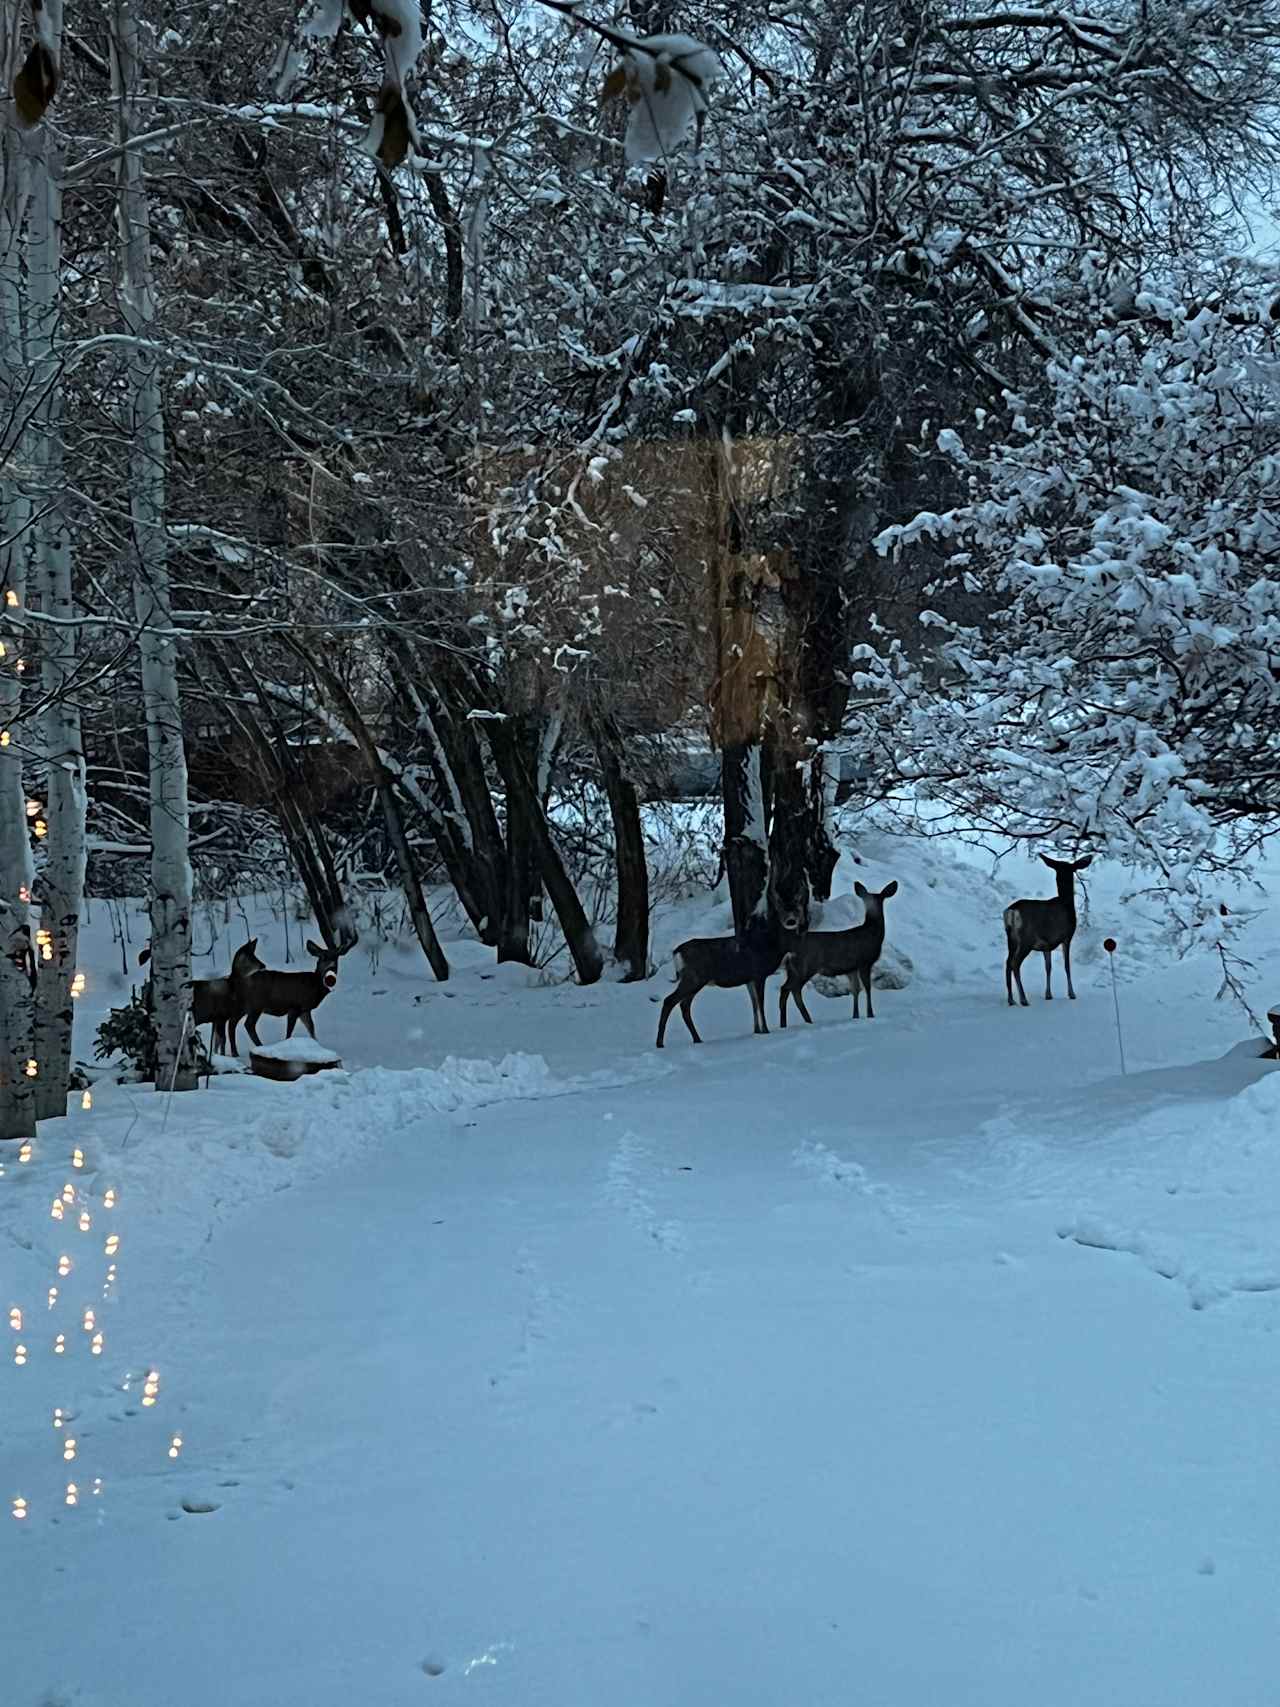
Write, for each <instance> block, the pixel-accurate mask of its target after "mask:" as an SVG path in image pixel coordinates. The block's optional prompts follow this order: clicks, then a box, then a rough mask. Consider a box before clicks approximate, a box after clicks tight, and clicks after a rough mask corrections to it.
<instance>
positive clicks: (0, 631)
mask: <svg viewBox="0 0 1280 1707" xmlns="http://www.w3.org/2000/svg"><path fill="white" fill-rule="evenodd" d="M17 43H18V31H17V19H16V17H10V18H8V19H7V20H6V21H5V25H4V28H3V35H2V36H0V71H3V74H4V82H5V89H6V90H7V89H8V88H9V86H10V83H11V81H12V77H13V72H14V68H15V65H16V63H17V58H16V49H17ZM28 193H29V173H28V158H27V148H26V143H25V140H24V138H23V136H22V133H21V132H20V130H19V129H18V125H17V122H16V116H15V111H14V104H13V102H12V101H9V100H6V101H4V102H3V103H0V430H3V431H4V433H5V438H6V441H7V442H8V443H10V444H15V443H16V444H19V445H20V444H21V438H20V435H18V434H17V433H16V432H15V430H14V429H15V427H16V425H17V421H18V419H19V412H20V411H21V410H22V409H23V407H24V403H23V398H22V389H23V369H24V367H25V365H26V340H25V329H24V317H23V284H22V233H23V230H24V228H25V225H26V217H27V215H26V207H27V198H28ZM30 521H31V504H30V501H29V499H28V497H27V495H26V488H25V484H24V480H23V473H22V468H21V459H20V451H18V450H15V451H14V452H13V453H12V456H11V460H9V461H7V462H2V461H0V646H2V647H3V648H4V655H3V656H2V657H0V1139H4V1138H30V1137H31V1136H33V1135H34V1133H35V1129H36V1111H35V1087H34V1081H33V1080H32V1079H31V1078H29V1077H28V1075H27V1063H28V1061H30V1060H32V1059H33V1058H34V1050H35V1039H34V1027H35V998H34V993H33V989H32V980H31V976H30V974H31V970H32V968H33V964H34V962H33V960H32V955H33V953H34V946H33V943H32V937H31V917H30V906H29V900H30V895H31V885H32V882H33V874H32V861H31V841H30V833H29V831H28V828H27V813H26V793H25V790H24V788H23V784H22V758H23V751H24V747H25V740H24V731H23V727H22V718H21V712H22V692H21V690H22V677H21V676H20V675H19V674H18V672H17V670H16V668H15V666H16V664H17V660H18V657H19V655H20V647H21V642H20V640H19V636H18V633H17V630H16V629H15V627H14V625H13V621H12V618H13V614H14V612H15V610H18V609H21V605H22V602H23V601H24V600H25V597H26V531H27V528H28V527H29V525H30ZM12 601H16V604H15V603H14V602H12Z"/></svg>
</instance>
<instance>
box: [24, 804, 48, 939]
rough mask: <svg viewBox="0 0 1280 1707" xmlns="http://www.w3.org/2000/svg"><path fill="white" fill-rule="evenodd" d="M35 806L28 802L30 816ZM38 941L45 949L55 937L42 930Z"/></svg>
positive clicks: (38, 935)
mask: <svg viewBox="0 0 1280 1707" xmlns="http://www.w3.org/2000/svg"><path fill="white" fill-rule="evenodd" d="M33 806H35V801H34V800H28V802H27V813H28V815H29V816H34V814H33V813H32V811H31V808H32V807H33ZM39 810H40V808H39V807H38V806H36V811H37V812H38V811H39ZM36 941H37V942H38V943H39V944H40V946H41V948H44V947H45V945H46V944H47V943H51V942H52V941H53V937H52V936H51V935H50V933H49V932H48V931H47V930H44V929H43V928H42V929H40V930H38V931H37V932H36Z"/></svg>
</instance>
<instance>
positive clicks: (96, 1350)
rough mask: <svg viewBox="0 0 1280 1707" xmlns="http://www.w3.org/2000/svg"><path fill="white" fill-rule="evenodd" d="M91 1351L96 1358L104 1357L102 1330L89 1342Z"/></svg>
mask: <svg viewBox="0 0 1280 1707" xmlns="http://www.w3.org/2000/svg"><path fill="white" fill-rule="evenodd" d="M89 1350H90V1352H91V1353H92V1354H93V1356H94V1357H101V1356H102V1333H101V1330H99V1332H98V1333H96V1334H95V1335H94V1336H93V1338H92V1339H91V1340H90V1341H89Z"/></svg>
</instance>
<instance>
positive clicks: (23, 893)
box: [18, 883, 31, 901]
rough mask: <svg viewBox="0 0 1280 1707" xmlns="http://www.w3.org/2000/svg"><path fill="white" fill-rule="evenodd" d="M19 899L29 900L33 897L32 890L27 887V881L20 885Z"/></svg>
mask: <svg viewBox="0 0 1280 1707" xmlns="http://www.w3.org/2000/svg"><path fill="white" fill-rule="evenodd" d="M18 899H19V901H29V900H30V899H31V891H30V889H28V888H27V886H26V884H25V883H23V884H20V885H19V886H18Z"/></svg>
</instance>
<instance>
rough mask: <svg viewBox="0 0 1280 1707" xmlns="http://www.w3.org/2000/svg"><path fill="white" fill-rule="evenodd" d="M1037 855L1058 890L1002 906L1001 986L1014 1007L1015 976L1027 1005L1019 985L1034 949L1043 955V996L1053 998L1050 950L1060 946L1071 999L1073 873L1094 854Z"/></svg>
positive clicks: (1028, 1003)
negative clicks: (1004, 948) (1049, 895)
mask: <svg viewBox="0 0 1280 1707" xmlns="http://www.w3.org/2000/svg"><path fill="white" fill-rule="evenodd" d="M1040 858H1041V859H1042V860H1043V861H1044V863H1045V864H1046V865H1047V866H1048V867H1049V869H1050V871H1052V872H1053V874H1054V875H1055V877H1056V878H1057V879H1058V893H1057V895H1055V896H1054V898H1053V900H1052V901H1015V902H1014V903H1013V905H1012V906H1011V907H1006V908H1005V910H1004V933H1005V936H1006V938H1007V939H1008V944H1009V953H1008V955H1007V956H1006V958H1005V963H1004V987H1005V992H1006V994H1007V995H1008V997H1009V1006H1010V1007H1013V1005H1014V1002H1013V986H1014V982H1015V980H1016V981H1017V985H1018V994H1019V996H1020V997H1021V998H1022V1005H1023V1007H1024V1008H1026V1007H1030V1005H1031V1004H1030V1002H1028V1000H1027V992H1026V991H1025V990H1024V989H1023V988H1022V962H1023V961H1024V960H1025V959H1026V958H1027V956H1028V955H1029V954H1033V953H1034V952H1035V951H1036V950H1037V949H1038V950H1039V951H1040V953H1041V954H1043V955H1044V999H1045V1001H1046V1002H1051V1001H1052V1000H1053V988H1052V984H1051V973H1052V970H1053V951H1054V949H1055V948H1060V949H1061V950H1062V963H1063V965H1064V966H1065V967H1066V969H1067V995H1068V996H1069V997H1070V998H1071V1000H1072V1001H1073V1002H1074V1001H1075V999H1076V992H1075V986H1074V985H1073V984H1072V982H1071V939H1072V937H1073V936H1074V935H1075V934H1076V873H1077V872H1078V871H1083V870H1084V868H1085V867H1086V866H1087V865H1091V864H1092V863H1093V855H1092V854H1089V855H1088V856H1087V858H1085V859H1077V860H1070V859H1050V858H1049V856H1048V854H1041V855H1040Z"/></svg>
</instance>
